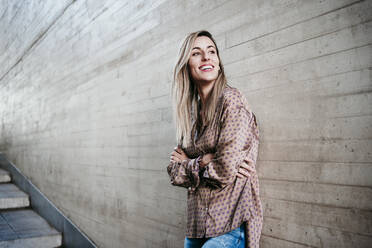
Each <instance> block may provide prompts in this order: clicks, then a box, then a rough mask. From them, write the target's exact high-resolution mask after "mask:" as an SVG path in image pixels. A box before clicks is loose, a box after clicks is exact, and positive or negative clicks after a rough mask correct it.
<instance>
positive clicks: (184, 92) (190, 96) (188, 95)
mask: <svg viewBox="0 0 372 248" xmlns="http://www.w3.org/2000/svg"><path fill="white" fill-rule="evenodd" d="M200 36H206V37H208V38H210V39H211V40H212V41H213V43H214V45H215V47H216V51H217V56H218V58H219V60H220V64H219V66H220V71H219V74H218V76H217V79H216V81H215V83H214V86H213V89H212V90H211V93H210V96H209V97H208V99H207V101H206V102H205V108H204V109H205V113H204V116H205V119H204V120H202V121H203V123H204V124H205V125H208V124H209V123H210V122H211V121H212V119H213V115H214V113H215V111H216V107H217V102H218V99H219V96H220V95H221V94H222V91H223V89H224V88H225V86H227V80H226V76H225V71H224V69H223V65H222V62H221V59H220V56H219V52H218V48H217V44H216V42H215V40H214V39H213V37H212V35H211V34H210V33H209V32H208V31H205V30H202V31H198V32H194V33H190V34H189V35H188V36H186V38H185V40H184V42H183V43H182V46H181V48H180V52H179V58H178V61H177V63H176V66H175V68H174V74H173V85H172V100H173V112H174V119H175V123H176V138H177V143H178V145H181V146H182V147H187V146H189V145H190V144H191V130H192V121H193V120H197V117H198V111H197V110H198V91H197V86H196V85H195V83H194V82H193V80H192V77H191V76H190V71H189V66H188V61H189V58H190V56H191V50H192V46H193V44H194V42H195V40H196V38H197V37H200Z"/></svg>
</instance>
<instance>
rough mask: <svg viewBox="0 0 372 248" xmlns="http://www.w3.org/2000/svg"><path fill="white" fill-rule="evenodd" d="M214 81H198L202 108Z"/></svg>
mask: <svg viewBox="0 0 372 248" xmlns="http://www.w3.org/2000/svg"><path fill="white" fill-rule="evenodd" d="M213 86H214V81H213V82H210V83H200V84H198V93H199V97H200V100H201V105H202V109H204V106H205V103H206V101H207V100H208V97H209V95H210V93H211V91H212V89H213Z"/></svg>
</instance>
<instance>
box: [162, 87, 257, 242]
mask: <svg viewBox="0 0 372 248" xmlns="http://www.w3.org/2000/svg"><path fill="white" fill-rule="evenodd" d="M190 135H191V138H192V140H193V142H192V144H191V145H190V146H189V147H183V148H182V149H183V150H184V151H185V153H186V154H187V156H188V157H189V158H190V159H189V160H185V161H183V162H179V163H177V162H171V163H170V164H169V165H168V167H167V171H168V174H169V176H170V179H171V183H172V184H173V185H175V186H181V187H186V188H187V189H188V198H187V229H186V236H187V237H189V238H202V237H216V236H219V235H222V234H224V233H227V232H229V231H231V230H233V229H235V228H238V227H239V226H240V225H241V224H243V223H245V227H246V247H258V246H259V239H260V235H261V229H262V221H263V217H262V206H261V202H260V198H259V187H258V176H257V173H256V169H255V165H256V160H257V155H258V145H259V131H258V127H257V123H256V117H255V115H254V114H253V113H252V112H251V110H250V108H249V106H248V102H247V100H246V98H245V97H244V95H242V93H241V92H240V91H239V90H238V89H235V88H231V87H226V88H225V89H224V91H223V93H222V95H221V97H220V99H219V102H218V106H217V108H216V113H215V115H214V120H213V121H212V122H210V124H208V125H203V124H200V122H199V121H198V120H196V121H194V120H193V129H192V132H191V134H190ZM207 153H214V154H215V159H214V160H212V161H211V162H210V163H209V164H207V165H206V166H205V167H203V168H202V167H200V166H199V160H200V159H201V156H202V155H203V154H207ZM243 163H245V164H247V165H248V166H249V167H250V176H249V177H248V178H247V177H244V178H239V177H237V173H238V169H239V167H240V165H241V164H243Z"/></svg>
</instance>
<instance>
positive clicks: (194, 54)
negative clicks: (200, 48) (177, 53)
mask: <svg viewBox="0 0 372 248" xmlns="http://www.w3.org/2000/svg"><path fill="white" fill-rule="evenodd" d="M199 54H200V53H199V52H196V53H193V54H192V56H196V55H199Z"/></svg>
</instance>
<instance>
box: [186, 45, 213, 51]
mask: <svg viewBox="0 0 372 248" xmlns="http://www.w3.org/2000/svg"><path fill="white" fill-rule="evenodd" d="M211 47H213V48H215V47H214V46H212V45H210V46H208V47H207V49H208V48H211ZM194 49H199V50H201V48H200V47H194V48H193V49H192V50H194Z"/></svg>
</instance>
